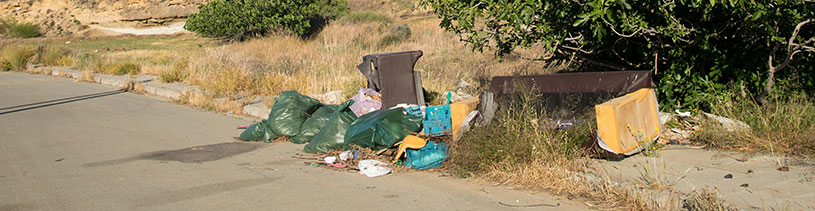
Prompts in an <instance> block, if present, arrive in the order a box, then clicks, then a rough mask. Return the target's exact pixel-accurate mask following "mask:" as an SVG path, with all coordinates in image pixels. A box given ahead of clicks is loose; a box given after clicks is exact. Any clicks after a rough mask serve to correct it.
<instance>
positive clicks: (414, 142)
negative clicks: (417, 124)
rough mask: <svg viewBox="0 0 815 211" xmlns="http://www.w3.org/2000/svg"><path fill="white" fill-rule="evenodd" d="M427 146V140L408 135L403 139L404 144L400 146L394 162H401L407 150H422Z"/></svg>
mask: <svg viewBox="0 0 815 211" xmlns="http://www.w3.org/2000/svg"><path fill="white" fill-rule="evenodd" d="M425 145H427V139H423V138H419V137H418V136H413V135H408V136H406V137H405V138H404V139H402V143H401V144H399V149H398V150H396V156H395V157H394V158H393V162H391V163H396V161H399V158H401V157H402V154H403V153H405V150H407V149H408V148H410V149H421V148H423V147H425Z"/></svg>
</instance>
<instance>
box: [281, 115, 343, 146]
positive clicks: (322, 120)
mask: <svg viewBox="0 0 815 211" xmlns="http://www.w3.org/2000/svg"><path fill="white" fill-rule="evenodd" d="M337 107H338V106H337V105H321V106H320V108H318V109H317V111H314V113H313V114H311V117H309V118H308V119H306V121H305V122H303V127H301V128H300V132H299V133H297V136H294V137H292V138H291V139H289V140H291V143H295V144H305V143H308V142H309V141H311V139H312V138H314V135H317V133H319V132H320V129H322V128H323V126H325V124H326V123H328V119H329V118H330V117H331V114H332V113H334V111H335V110H337Z"/></svg>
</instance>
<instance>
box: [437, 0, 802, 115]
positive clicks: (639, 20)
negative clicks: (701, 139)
mask: <svg viewBox="0 0 815 211" xmlns="http://www.w3.org/2000/svg"><path fill="white" fill-rule="evenodd" d="M423 4H425V5H429V6H431V7H433V8H434V9H435V11H436V12H437V13H438V15H439V16H440V17H441V18H442V21H441V24H440V25H441V26H442V27H443V28H445V29H447V30H449V31H453V32H456V33H459V34H461V35H463V36H462V38H463V40H465V41H467V42H469V43H471V44H472V47H473V49H474V50H478V51H481V50H484V49H488V50H494V51H496V53H497V55H498V56H499V58H500V56H502V55H505V54H509V53H512V51H513V50H514V49H515V48H517V47H521V48H531V47H533V46H536V47H543V48H546V49H547V50H548V51H549V52H551V54H546V55H545V56H541V57H539V58H538V59H541V60H556V59H557V60H561V59H570V58H576V59H577V61H578V63H577V64H579V65H581V68H580V69H583V70H587V69H588V70H652V71H653V73H654V74H655V76H656V80H657V81H656V85H657V87H658V92H659V93H658V95H659V99H660V105H661V106H662V107H663V109H668V108H700V107H701V108H704V109H709V108H710V104H709V103H708V102H709V101H710V100H711V98H712V97H714V96H712V95H711V93H715V91H716V90H721V89H723V88H725V84H728V83H729V82H734V81H735V82H742V83H743V84H744V85H745V87H746V89H747V90H748V91H749V92H752V93H758V92H759V91H760V90H761V89H762V87H763V85H764V82H766V78H767V70H768V62H769V61H768V58H770V56H772V55H775V59H774V60H773V61H772V62H773V64H779V63H781V62H782V61H783V60H784V59H783V58H784V57H785V56H786V55H787V53H788V52H787V41H788V40H789V37H790V36H792V33H793V30H794V29H795V27H796V25H797V24H798V23H801V22H803V21H805V20H810V19H815V3H813V2H811V1H804V0H792V1H771V0H759V1H747V0H728V1H703V0H681V1H670V2H664V1H626V0H576V1H574V0H555V1H499V0H487V1H465V0H425V1H424V2H423ZM813 39H815V23H810V24H809V25H806V26H805V27H803V28H802V30H801V34H799V35H798V37H796V38H795V40H796V43H806V41H807V40H813ZM808 45H813V42H810V43H809V44H808ZM814 57H815V56H813V54H812V53H807V52H801V53H798V54H796V55H795V57H794V58H793V59H792V61H791V63H790V66H788V67H787V68H785V69H783V70H782V71H781V72H779V73H777V74H776V77H777V78H778V79H779V81H778V83H777V84H779V85H781V86H787V87H792V88H793V90H804V91H806V92H809V93H814V92H815V74H813V70H815V66H813V65H811V64H812V63H813V62H815V58H814ZM782 94H784V93H782Z"/></svg>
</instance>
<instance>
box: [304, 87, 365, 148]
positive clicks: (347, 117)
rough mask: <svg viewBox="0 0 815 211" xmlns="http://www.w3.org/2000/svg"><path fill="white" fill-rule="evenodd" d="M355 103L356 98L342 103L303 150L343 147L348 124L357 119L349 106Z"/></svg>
mask: <svg viewBox="0 0 815 211" xmlns="http://www.w3.org/2000/svg"><path fill="white" fill-rule="evenodd" d="M353 103H354V100H348V101H345V102H344V103H342V104H340V105H339V107H337V110H336V111H334V113H332V114H331V116H330V117H329V118H328V122H326V124H325V126H323V128H321V129H320V132H319V133H317V135H314V138H313V139H311V142H309V143H308V145H306V146H305V147H304V148H303V150H304V151H305V152H308V153H318V152H327V151H330V150H335V149H339V148H341V147H342V145H343V143H344V140H345V132H346V131H347V129H348V126H350V125H351V123H353V122H354V120H356V119H357V116H356V115H354V112H353V111H351V109H350V108H349V107H350V106H351V104H353Z"/></svg>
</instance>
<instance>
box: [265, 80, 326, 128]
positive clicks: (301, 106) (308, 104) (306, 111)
mask: <svg viewBox="0 0 815 211" xmlns="http://www.w3.org/2000/svg"><path fill="white" fill-rule="evenodd" d="M319 104H320V101H318V100H315V99H314V98H311V97H308V96H305V95H301V94H300V93H297V91H294V90H289V91H285V92H283V93H280V96H277V97H275V98H274V105H272V112H269V118H268V120H269V126H270V128H271V129H272V131H274V133H275V134H277V135H279V136H288V137H293V136H296V135H297V133H299V132H300V128H301V127H302V126H303V122H305V121H306V119H307V118H308V117H309V115H311V113H314V110H316V109H317V105H319Z"/></svg>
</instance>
